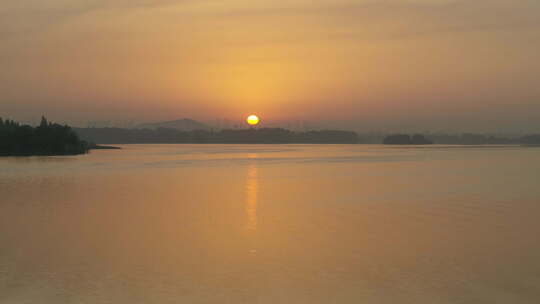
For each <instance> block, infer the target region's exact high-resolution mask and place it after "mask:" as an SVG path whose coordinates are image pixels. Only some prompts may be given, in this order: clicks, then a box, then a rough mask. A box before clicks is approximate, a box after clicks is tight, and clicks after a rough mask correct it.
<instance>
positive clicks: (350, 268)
mask: <svg viewBox="0 0 540 304" xmlns="http://www.w3.org/2000/svg"><path fill="white" fill-rule="evenodd" d="M122 148H123V150H102V151H93V152H92V153H91V154H89V155H83V156H74V157H32V158H1V159H0V303H10V304H11V303H51V304H52V303H55V304H57V303H130V304H133V303H141V304H142V303H145V304H146V303H306V304H307V303H310V304H312V303H315V304H316V303H430V304H433V303H490V304H492V303H505V304H506V303H540V149H536V148H522V147H489V148H488V147H444V146H430V147H389V146H386V147H383V146H366V145H335V146H334V145H126V146H122Z"/></svg>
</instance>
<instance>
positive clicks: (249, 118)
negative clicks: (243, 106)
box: [246, 115, 259, 126]
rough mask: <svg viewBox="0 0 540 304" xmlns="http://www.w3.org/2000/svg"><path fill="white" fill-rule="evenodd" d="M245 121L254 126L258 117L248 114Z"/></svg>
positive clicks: (257, 121)
mask: <svg viewBox="0 0 540 304" xmlns="http://www.w3.org/2000/svg"><path fill="white" fill-rule="evenodd" d="M246 122H247V123H248V124H249V125H251V126H255V125H257V124H259V117H258V116H257V115H249V116H248V118H247V119H246Z"/></svg>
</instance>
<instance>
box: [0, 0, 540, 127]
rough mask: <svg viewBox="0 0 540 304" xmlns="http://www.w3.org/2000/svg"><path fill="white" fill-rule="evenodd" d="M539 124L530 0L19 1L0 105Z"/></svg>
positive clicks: (539, 46) (5, 27) (371, 121)
mask: <svg viewBox="0 0 540 304" xmlns="http://www.w3.org/2000/svg"><path fill="white" fill-rule="evenodd" d="M251 112H254V113H258V114H260V116H262V117H263V119H264V118H266V119H271V120H283V119H298V120H308V121H324V122H326V123H327V124H331V125H335V126H342V127H350V128H355V129H369V130H374V129H392V128H396V129H397V128H405V129H406V128H410V129H415V128H417V129H423V130H427V129H434V130H465V129H467V130H473V131H483V130H498V129H512V130H517V131H525V132H529V131H540V1H538V0H354V1H353V0H294V1H293V0H287V1H285V0H272V1H270V0H264V1H263V0H177V1H172V0H171V1H168V0H120V1H118V0H93V1H89V0H84V1H83V0H47V1H44V0H17V1H9V0H6V1H3V2H2V5H0V116H4V117H6V116H8V117H11V118H15V119H19V120H32V119H36V118H37V117H39V116H40V115H41V114H46V115H47V116H49V117H50V118H52V119H54V120H57V121H66V122H71V123H81V124H82V123H84V122H86V121H96V120H118V121H126V120H136V121H152V120H169V119H176V118H183V117H190V118H195V119H199V120H203V121H205V120H206V121H213V120H214V119H215V118H229V119H237V118H238V117H241V116H242V115H245V114H247V113H251Z"/></svg>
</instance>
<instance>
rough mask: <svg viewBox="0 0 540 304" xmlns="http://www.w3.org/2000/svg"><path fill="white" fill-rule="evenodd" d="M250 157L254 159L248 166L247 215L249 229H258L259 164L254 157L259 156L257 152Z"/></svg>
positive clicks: (247, 227)
mask: <svg viewBox="0 0 540 304" xmlns="http://www.w3.org/2000/svg"><path fill="white" fill-rule="evenodd" d="M249 158H250V159H252V160H251V161H250V164H249V165H248V168H247V176H246V215H247V225H246V229H247V230H248V231H255V230H257V195H258V187H259V181H258V178H257V164H256V163H255V161H254V159H255V158H257V155H256V154H250V155H249Z"/></svg>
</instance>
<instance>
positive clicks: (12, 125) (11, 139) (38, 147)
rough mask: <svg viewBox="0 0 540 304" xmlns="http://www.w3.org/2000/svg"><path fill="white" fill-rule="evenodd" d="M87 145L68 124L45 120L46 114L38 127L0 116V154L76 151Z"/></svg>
mask: <svg viewBox="0 0 540 304" xmlns="http://www.w3.org/2000/svg"><path fill="white" fill-rule="evenodd" d="M88 149H89V145H88V144H87V143H86V142H85V141H82V140H80V139H79V136H78V135H77V134H76V133H75V132H74V131H73V130H72V129H71V128H70V127H69V126H66V125H59V124H56V123H50V122H47V119H45V117H42V118H41V123H40V124H39V126H37V127H32V126H29V125H21V124H19V123H17V122H15V121H12V120H5V121H4V120H2V118H0V156H29V155H75V154H84V153H87V152H88Z"/></svg>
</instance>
